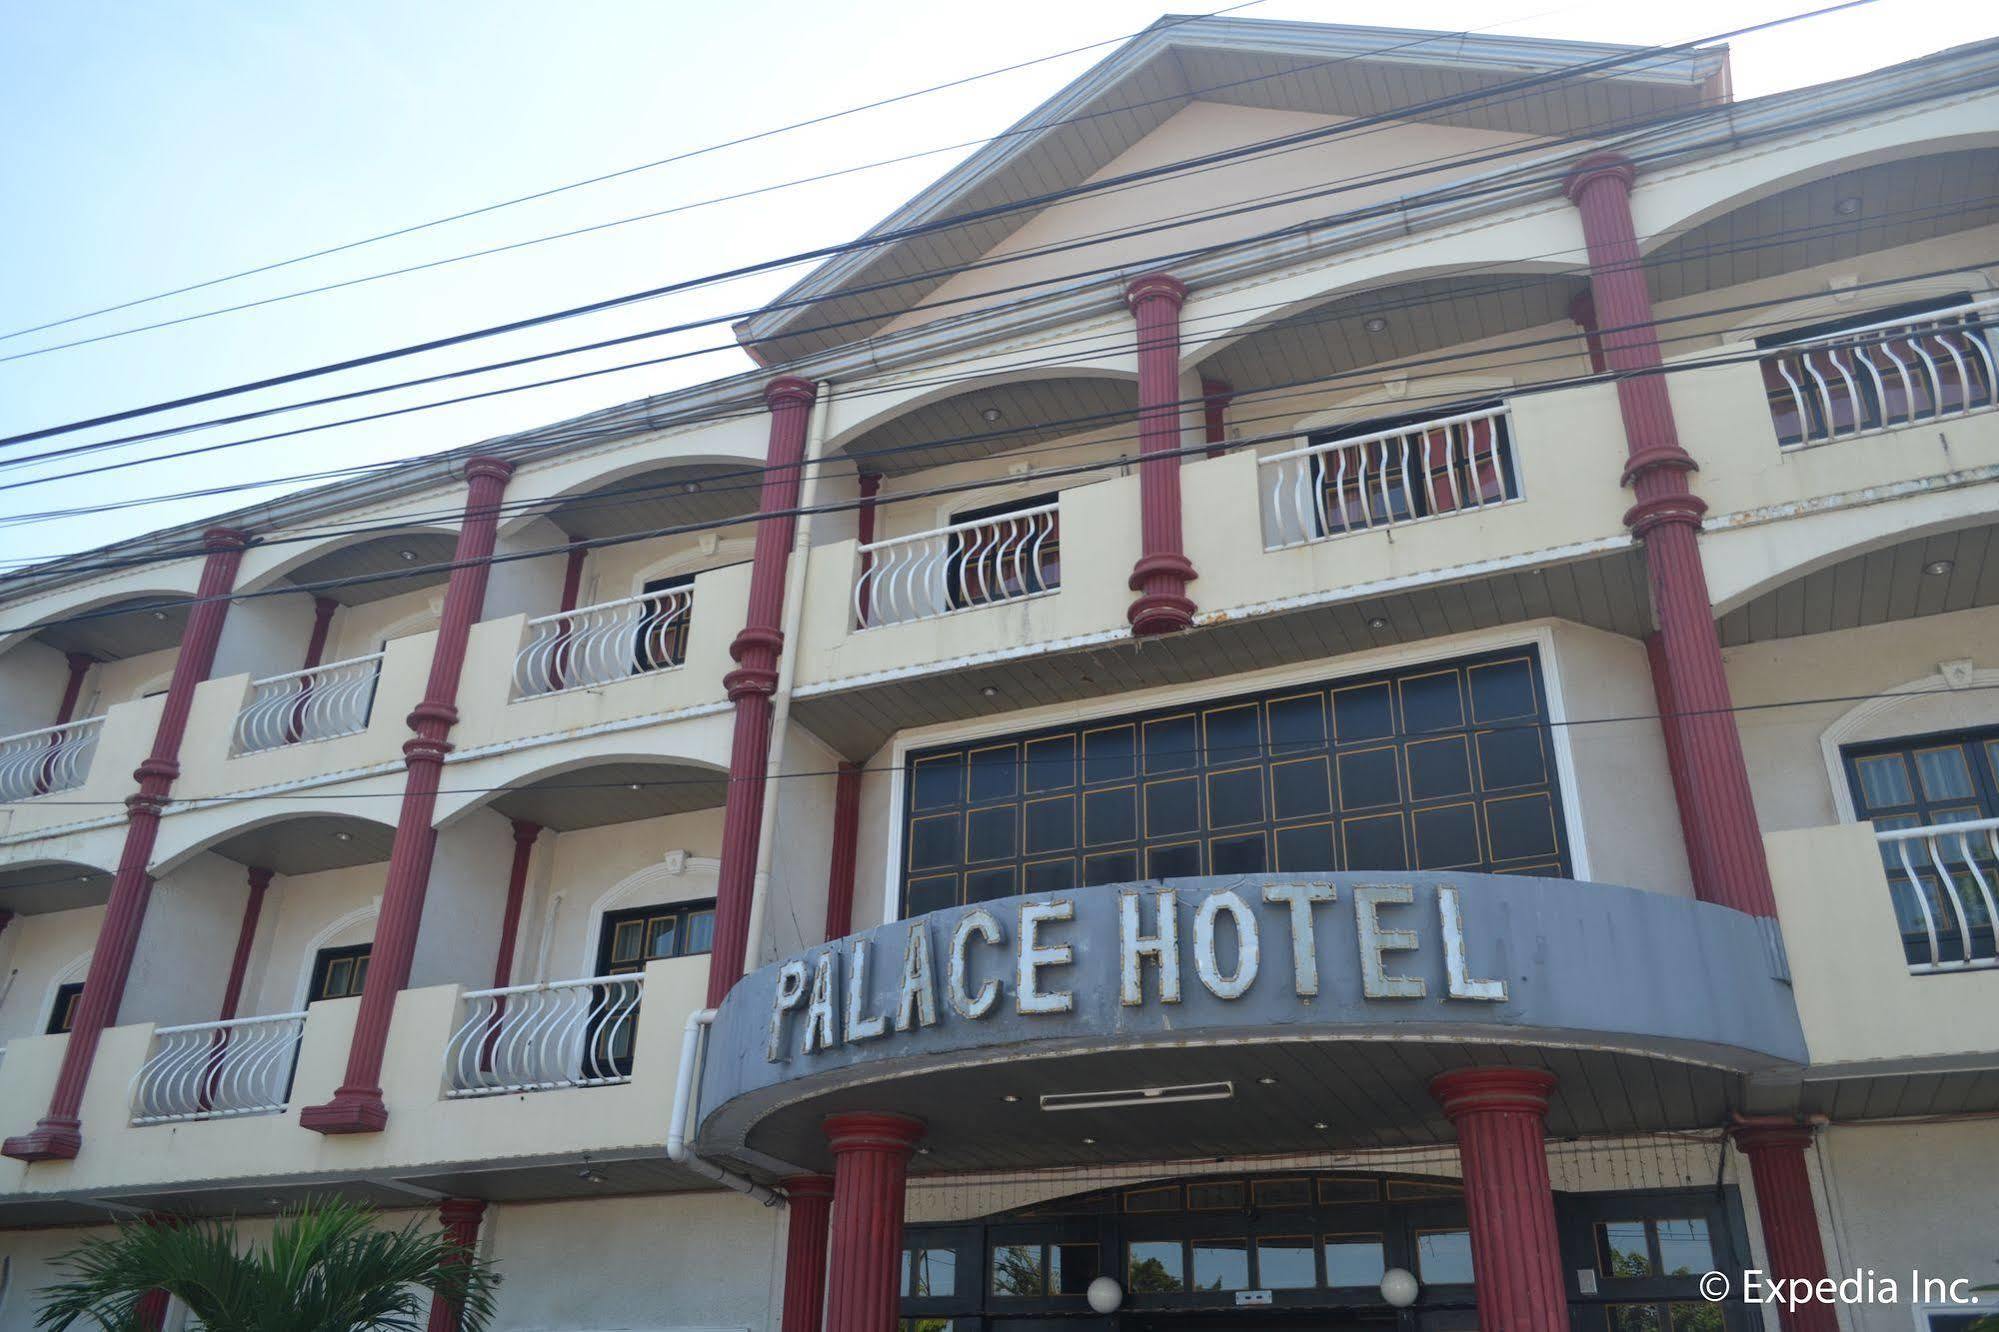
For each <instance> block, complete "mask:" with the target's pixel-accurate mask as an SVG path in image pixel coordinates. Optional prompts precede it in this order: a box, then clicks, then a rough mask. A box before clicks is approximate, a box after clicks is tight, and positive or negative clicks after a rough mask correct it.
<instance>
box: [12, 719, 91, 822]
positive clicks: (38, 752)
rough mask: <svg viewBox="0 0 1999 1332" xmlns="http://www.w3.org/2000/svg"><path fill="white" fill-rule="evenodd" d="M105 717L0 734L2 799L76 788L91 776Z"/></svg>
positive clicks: (25, 797) (16, 798)
mask: <svg viewBox="0 0 1999 1332" xmlns="http://www.w3.org/2000/svg"><path fill="white" fill-rule="evenodd" d="M103 726H104V718H102V717H85V718H84V719H82V720H81V721H72V722H66V723H64V724H63V725H61V726H45V727H43V728H42V729H41V730H39V731H23V732H22V733H21V734H19V735H10V736H6V737H4V738H0V801H9V802H11V801H15V800H28V799H32V798H33V797H35V796H40V795H48V794H49V793H51V792H53V791H74V790H76V789H77V788H78V787H80V786H82V785H83V783H84V780H85V779H86V778H88V777H89V776H90V759H91V756H92V755H93V754H95V753H96V752H97V737H98V733H99V731H100V730H102V728H103Z"/></svg>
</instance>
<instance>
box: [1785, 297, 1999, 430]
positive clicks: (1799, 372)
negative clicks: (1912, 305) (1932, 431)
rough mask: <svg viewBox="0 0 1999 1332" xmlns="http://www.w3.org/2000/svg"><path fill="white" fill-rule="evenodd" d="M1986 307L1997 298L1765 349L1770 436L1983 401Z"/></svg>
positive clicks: (1942, 414)
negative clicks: (1772, 429) (1773, 432)
mask: <svg viewBox="0 0 1999 1332" xmlns="http://www.w3.org/2000/svg"><path fill="white" fill-rule="evenodd" d="M1995 315H1999V298H1994V299H1990V300H1983V301H1972V302H1970V303H1968V304H1965V305H1958V306H1952V307H1951V308H1950V309H1947V310H1938V311H1933V312H1930V313H1926V314H1924V315H1922V316H1921V317H1920V318H1916V319H1891V320H1884V321H1882V322H1880V323H1875V324H1866V325H1863V326H1861V327H1859V328H1849V329H1842V330H1840V331H1839V332H1837V333H1830V334H1827V335H1826V336H1824V337H1819V338H1811V339H1808V340H1806V341H1803V342H1796V343H1791V344H1788V345H1786V346H1783V347H1778V348H1775V349H1773V350H1772V351H1771V352H1770V353H1769V354H1768V355H1766V356H1764V357H1762V358H1761V361H1762V366H1763V386H1764V389H1765V391H1766V392H1767V393H1768V395H1769V398H1770V417H1771V420H1772V421H1773V422H1774V423H1775V424H1776V427H1777V439H1778V442H1779V443H1780V444H1782V445H1784V446H1785V447H1791V448H1795V447H1802V446H1804V445H1807V444H1824V443H1828V442H1830V441H1832V440H1835V439H1851V438H1854V437H1856V436H1859V435H1869V434H1873V433H1875V432H1877V431H1881V430H1890V429H1893V428H1895V427H1897V426H1906V425H1913V424H1915V423H1916V422H1919V421H1941V420H1945V419H1947V418H1950V417H1954V416H1964V415H1967V414H1969V413H1971V412H1977V411H1985V410H1988V409H1990V408H1991V407H1992V406H1993V403H1994V400H1995V399H1994V388H1995V386H1999V365H1996V364H1995V363H1994V361H1993V356H1992V347H1991V344H1990V343H1989V342H1988V341H1987V340H1986V336H1985V325H1986V324H1987V323H1989V322H1990V321H1991V320H1992V319H1993V318H1994V317H1995Z"/></svg>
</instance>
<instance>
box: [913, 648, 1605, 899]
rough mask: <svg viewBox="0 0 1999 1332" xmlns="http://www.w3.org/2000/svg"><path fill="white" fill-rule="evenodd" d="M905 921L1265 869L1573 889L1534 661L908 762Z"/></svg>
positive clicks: (1442, 671)
mask: <svg viewBox="0 0 1999 1332" xmlns="http://www.w3.org/2000/svg"><path fill="white" fill-rule="evenodd" d="M905 778H906V780H905V782H904V790H905V794H904V821H903V838H904V841H903V856H902V885H903V886H902V894H903V900H902V909H903V914H904V915H920V914H922V913H923V912H926V911H935V910H938V909H939V908H942V907H947V906H954V905H957V904H960V903H965V902H978V901H985V900H989V899H992V898H999V897H1011V896H1014V895H1016V894H1020V893H1039V892H1058V891H1061V890H1064V889H1068V888H1074V887H1077V886H1079V885H1093V884H1108V883H1126V882H1131V881H1135V880H1140V879H1155V878H1169V877H1179V876H1187V875H1199V874H1246V873H1257V872H1261V871H1266V870H1278V871H1299V872H1306V873H1311V872H1324V871H1333V870H1400V869H1425V870H1432V869H1459V870H1469V871H1481V872H1489V873H1516V874H1546V875H1551V876H1556V877H1566V876H1567V875H1568V873H1569V869H1568V864H1569V861H1568V847H1567V844H1566V838H1565V837H1564V834H1563V827H1562V807H1561V791H1560V787H1559V782H1558V780H1557V778H1556V775H1555V760H1554V753H1553V747H1552V744H1551V737H1550V733H1549V731H1548V724H1547V694H1546V690H1545V689H1544V687H1543V684H1542V679H1541V670H1540V661H1539V657H1538V655H1537V653H1536V652H1535V650H1534V649H1533V648H1531V647H1529V648H1517V649H1510V650H1507V651H1503V652H1496V653H1490V654H1486V655H1483V656H1479V657H1470V658H1463V659H1460V660H1457V661H1452V662H1444V663H1437V664H1432V665H1425V666H1417V667H1411V668H1409V669H1406V670H1402V671H1394V672H1386V673H1382V674H1377V675H1369V676H1362V677H1356V678H1352V679H1345V680H1337V681H1333V682H1330V683H1327V684H1321V685H1304V686H1294V687H1290V688H1285V689H1276V690H1271V691H1269V692H1267V693H1262V694H1250V695H1241V696H1237V697H1234V698H1227V699H1222V700H1218V701H1213V702H1204V703H1198V704H1187V705H1184V706H1180V707H1173V708H1161V709H1156V710H1154V711H1150V712H1144V713H1135V714H1130V715H1127V716H1123V717H1115V718H1107V719H1102V720H1096V721H1089V722H1084V723H1080V724H1076V725H1072V726H1064V727H1057V728H1052V729H1048V730H1040V731H1033V732H1028V733H1024V734H1021V735H1016V736H1003V737H997V738H993V739H986V740H979V741H974V742H971V743H967V744H960V745H952V746H949V747H947V748H940V749H929V750H923V751H920V752H917V753H913V754H911V755H910V756H909V760H908V769H907V772H906V774H905Z"/></svg>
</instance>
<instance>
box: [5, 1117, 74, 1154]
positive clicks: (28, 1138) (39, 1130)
mask: <svg viewBox="0 0 1999 1332" xmlns="http://www.w3.org/2000/svg"><path fill="white" fill-rule="evenodd" d="M82 1150H83V1130H82V1126H81V1125H79V1124H78V1123H77V1121H75V1120H73V1119H67V1120H65V1119H44V1120H43V1121H42V1122H41V1123H39V1124H37V1125H35V1127H34V1129H33V1130H32V1131H30V1132H27V1133H23V1134H21V1135H20V1136H19V1137H14V1138H9V1139H7V1141H6V1142H5V1143H0V1156H11V1157H13V1158H14V1159H15V1160H16V1161H29V1162H33V1161H74V1160H75V1159H76V1154H77V1153H78V1152H80V1151H82Z"/></svg>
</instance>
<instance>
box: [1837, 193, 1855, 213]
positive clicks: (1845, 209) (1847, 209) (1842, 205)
mask: <svg viewBox="0 0 1999 1332" xmlns="http://www.w3.org/2000/svg"><path fill="white" fill-rule="evenodd" d="M1832 211H1833V212H1835V213H1838V214H1839V215H1840V216H1841V217H1852V216H1853V215H1854V214H1855V213H1857V212H1859V211H1860V199H1859V197H1858V196H1857V195H1852V194H1849V195H1847V196H1846V197H1845V198H1844V199H1841V200H1840V201H1839V202H1838V203H1836V204H1834V205H1833V206H1832Z"/></svg>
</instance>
